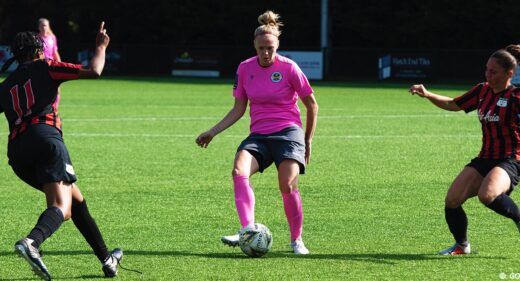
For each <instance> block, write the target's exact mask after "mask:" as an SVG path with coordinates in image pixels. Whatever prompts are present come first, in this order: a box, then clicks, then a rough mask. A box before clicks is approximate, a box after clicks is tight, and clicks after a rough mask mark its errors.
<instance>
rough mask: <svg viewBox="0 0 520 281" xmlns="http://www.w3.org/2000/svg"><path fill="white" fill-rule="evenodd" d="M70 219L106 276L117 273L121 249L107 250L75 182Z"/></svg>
mask: <svg viewBox="0 0 520 281" xmlns="http://www.w3.org/2000/svg"><path fill="white" fill-rule="evenodd" d="M71 209H72V215H71V218H72V221H73V222H74V225H75V226H76V228H77V229H78V230H79V232H80V233H81V235H83V238H85V240H86V241H87V243H88V244H89V245H90V247H91V248H92V250H93V251H94V254H95V255H96V257H97V258H98V259H99V261H100V262H101V265H102V270H103V272H104V273H105V276H107V277H114V276H116V275H117V268H118V265H119V262H120V261H121V259H122V258H123V251H122V250H121V249H115V250H114V251H112V252H109V251H108V248H107V246H106V245H105V240H104V239H103V236H102V235H101V231H99V227H98V225H97V224H96V221H95V220H94V218H93V217H92V216H91V215H90V212H89V209H88V206H87V201H85V198H84V197H83V195H82V194H81V191H80V190H79V188H78V186H77V185H76V184H73V185H72V208H71Z"/></svg>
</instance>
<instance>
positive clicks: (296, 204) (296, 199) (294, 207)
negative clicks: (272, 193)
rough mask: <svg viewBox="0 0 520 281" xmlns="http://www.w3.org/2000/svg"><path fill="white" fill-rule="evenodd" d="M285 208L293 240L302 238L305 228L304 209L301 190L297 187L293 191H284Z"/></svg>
mask: <svg viewBox="0 0 520 281" xmlns="http://www.w3.org/2000/svg"><path fill="white" fill-rule="evenodd" d="M282 198H283V208H284V210H285V216H286V217H287V222H288V223H289V229H290V231H291V241H294V240H297V239H300V238H301V236H302V230H303V211H302V200H301V197H300V192H299V191H298V190H297V189H295V190H293V191H292V192H291V193H283V192H282Z"/></svg>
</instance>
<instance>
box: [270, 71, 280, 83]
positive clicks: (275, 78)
mask: <svg viewBox="0 0 520 281" xmlns="http://www.w3.org/2000/svg"><path fill="white" fill-rule="evenodd" d="M271 81H273V82H275V83H278V82H280V81H282V73H280V72H278V71H277V72H273V74H271Z"/></svg>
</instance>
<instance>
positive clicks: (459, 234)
mask: <svg viewBox="0 0 520 281" xmlns="http://www.w3.org/2000/svg"><path fill="white" fill-rule="evenodd" d="M444 215H445V218H446V222H447V223H448V227H449V229H450V232H451V234H453V238H455V241H457V243H459V244H461V245H466V244H465V243H467V241H468V217H467V216H466V213H465V212H464V209H462V206H459V207H457V208H448V207H445V208H444Z"/></svg>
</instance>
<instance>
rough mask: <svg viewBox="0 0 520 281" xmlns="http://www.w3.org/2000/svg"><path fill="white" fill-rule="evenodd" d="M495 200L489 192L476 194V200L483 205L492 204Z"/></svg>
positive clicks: (493, 195) (494, 196)
mask: <svg viewBox="0 0 520 281" xmlns="http://www.w3.org/2000/svg"><path fill="white" fill-rule="evenodd" d="M495 198H496V195H495V194H493V193H490V192H479V193H478V199H479V200H480V202H481V203H482V204H484V205H489V204H491V203H493V201H494V200H495Z"/></svg>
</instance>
